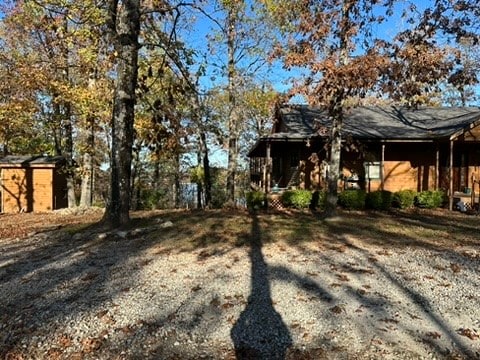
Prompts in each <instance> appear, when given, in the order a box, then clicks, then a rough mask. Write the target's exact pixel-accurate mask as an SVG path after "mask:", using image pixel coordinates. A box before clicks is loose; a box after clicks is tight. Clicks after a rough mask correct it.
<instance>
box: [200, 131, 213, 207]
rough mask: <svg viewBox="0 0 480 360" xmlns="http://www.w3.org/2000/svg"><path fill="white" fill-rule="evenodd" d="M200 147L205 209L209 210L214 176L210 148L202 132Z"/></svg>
mask: <svg viewBox="0 0 480 360" xmlns="http://www.w3.org/2000/svg"><path fill="white" fill-rule="evenodd" d="M200 146H201V148H202V153H203V177H204V183H205V189H204V191H205V207H206V208H208V207H209V206H210V203H211V202H212V176H211V174H210V159H209V157H208V146H207V139H206V136H205V132H204V131H201V132H200Z"/></svg>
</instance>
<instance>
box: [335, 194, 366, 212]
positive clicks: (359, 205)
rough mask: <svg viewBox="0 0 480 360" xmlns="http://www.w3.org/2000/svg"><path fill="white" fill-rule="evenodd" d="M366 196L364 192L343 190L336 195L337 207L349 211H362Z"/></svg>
mask: <svg viewBox="0 0 480 360" xmlns="http://www.w3.org/2000/svg"><path fill="white" fill-rule="evenodd" d="M366 196H367V194H366V193H365V191H364V190H345V191H342V192H341V193H339V194H338V205H340V206H341V207H343V208H345V209H350V210H355V209H356V210H359V209H363V208H365V198H366Z"/></svg>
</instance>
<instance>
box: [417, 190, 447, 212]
mask: <svg viewBox="0 0 480 360" xmlns="http://www.w3.org/2000/svg"><path fill="white" fill-rule="evenodd" d="M444 202H445V193H444V192H443V191H442V190H434V191H431V190H426V191H421V192H419V193H418V194H417V196H416V197H415V205H416V206H418V207H421V208H426V209H434V208H438V207H441V206H442V205H443V204H444Z"/></svg>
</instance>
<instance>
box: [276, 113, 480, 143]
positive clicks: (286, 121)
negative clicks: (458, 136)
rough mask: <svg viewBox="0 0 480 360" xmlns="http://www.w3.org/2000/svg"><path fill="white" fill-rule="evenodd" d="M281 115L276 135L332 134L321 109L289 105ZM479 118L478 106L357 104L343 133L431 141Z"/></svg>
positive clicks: (379, 137)
mask: <svg viewBox="0 0 480 360" xmlns="http://www.w3.org/2000/svg"><path fill="white" fill-rule="evenodd" d="M277 116H278V118H279V122H280V123H279V124H277V126H276V127H275V128H274V131H275V130H280V131H275V133H272V134H271V135H270V136H272V137H278V136H280V137H281V136H285V135H287V136H289V137H293V138H295V137H298V138H303V137H310V136H325V135H329V130H330V127H331V121H330V120H329V118H328V116H327V114H326V112H325V111H323V110H321V109H319V108H314V107H309V106H305V105H295V106H285V107H282V108H280V109H279V113H278V115H277ZM479 120H480V109H479V108H476V107H422V108H418V109H408V108H403V107H396V106H385V107H379V106H375V107H356V108H352V109H349V110H347V111H346V112H345V117H344V123H343V130H342V135H344V136H345V135H346V136H351V137H353V138H357V139H372V140H395V139H397V140H431V139H439V138H445V137H449V136H451V135H453V134H455V133H457V132H458V131H460V130H462V129H465V128H466V127H468V126H470V125H471V124H472V123H474V122H476V121H479ZM282 123H283V126H282Z"/></svg>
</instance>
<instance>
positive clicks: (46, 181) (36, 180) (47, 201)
mask: <svg viewBox="0 0 480 360" xmlns="http://www.w3.org/2000/svg"><path fill="white" fill-rule="evenodd" d="M52 175H53V169H34V171H33V197H32V198H33V211H36V212H42V211H50V210H53V189H52V185H53V176H52Z"/></svg>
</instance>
